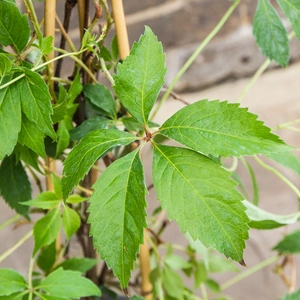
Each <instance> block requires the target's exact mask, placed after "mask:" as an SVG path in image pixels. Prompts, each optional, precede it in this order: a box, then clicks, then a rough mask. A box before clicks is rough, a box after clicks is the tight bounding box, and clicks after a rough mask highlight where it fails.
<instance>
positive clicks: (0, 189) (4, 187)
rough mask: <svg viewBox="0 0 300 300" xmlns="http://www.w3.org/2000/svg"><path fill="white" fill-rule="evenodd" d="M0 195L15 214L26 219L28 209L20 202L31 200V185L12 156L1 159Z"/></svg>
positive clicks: (21, 167)
mask: <svg viewBox="0 0 300 300" xmlns="http://www.w3.org/2000/svg"><path fill="white" fill-rule="evenodd" d="M0 194H1V196H2V197H3V198H4V200H5V202H6V203H7V204H8V205H9V206H10V207H11V208H13V209H14V210H15V211H16V212H17V213H19V214H21V215H23V216H25V217H26V218H28V207H25V206H23V205H21V204H20V202H23V201H27V200H28V199H31V185H30V182H29V180H28V177H27V174H26V172H25V170H24V168H23V166H22V164H21V162H20V161H18V162H16V159H15V157H14V156H10V157H6V158H4V159H3V161H2V163H1V166H0Z"/></svg>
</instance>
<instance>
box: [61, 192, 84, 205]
mask: <svg viewBox="0 0 300 300" xmlns="http://www.w3.org/2000/svg"><path fill="white" fill-rule="evenodd" d="M86 200H87V198H84V197H81V196H79V195H77V194H73V195H70V196H69V197H68V198H67V200H66V202H67V203H69V204H76V203H81V202H84V201H86Z"/></svg>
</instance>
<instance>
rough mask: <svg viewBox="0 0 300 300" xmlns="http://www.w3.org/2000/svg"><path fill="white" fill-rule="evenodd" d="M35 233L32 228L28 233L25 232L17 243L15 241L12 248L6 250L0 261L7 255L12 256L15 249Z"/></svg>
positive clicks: (0, 256)
mask: <svg viewBox="0 0 300 300" xmlns="http://www.w3.org/2000/svg"><path fill="white" fill-rule="evenodd" d="M32 234H33V230H32V229H31V230H30V231H29V232H28V233H27V234H25V235H24V236H23V237H22V238H21V239H20V240H19V241H18V242H17V243H15V244H14V245H13V246H12V247H11V248H9V249H8V250H7V251H5V252H4V253H3V254H2V255H0V262H1V261H3V260H4V259H5V258H6V257H8V256H10V255H11V254H12V253H13V252H14V251H15V250H17V249H18V248H19V247H20V246H21V245H23V244H24V243H25V242H26V241H27V240H28V239H29V238H30V237H31V236H32Z"/></svg>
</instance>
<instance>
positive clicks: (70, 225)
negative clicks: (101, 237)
mask: <svg viewBox="0 0 300 300" xmlns="http://www.w3.org/2000/svg"><path fill="white" fill-rule="evenodd" d="M62 227H63V229H64V231H65V233H66V236H67V239H68V240H69V239H70V238H71V236H72V235H73V234H74V233H76V231H77V230H78V228H79V227H80V218H79V216H78V214H77V212H76V211H74V210H73V209H72V208H70V207H69V206H67V205H65V206H64V214H63V217H62Z"/></svg>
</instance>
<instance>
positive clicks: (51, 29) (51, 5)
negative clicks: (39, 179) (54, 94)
mask: <svg viewBox="0 0 300 300" xmlns="http://www.w3.org/2000/svg"><path fill="white" fill-rule="evenodd" d="M55 15H56V1H53V0H45V6H44V19H45V24H44V35H45V36H53V45H54V39H55ZM53 45H52V46H53ZM52 58H54V51H51V52H50V53H49V54H48V59H49V60H50V59H52ZM53 69H54V64H53V63H51V64H49V65H48V70H47V75H48V78H51V77H52V74H53ZM49 89H50V92H51V91H53V85H52V86H49ZM46 165H47V167H48V170H49V171H50V172H51V171H53V172H55V171H56V164H55V160H53V159H51V158H50V157H47V158H46ZM46 184H47V189H48V190H49V191H53V184H52V181H51V179H50V177H49V176H47V178H46Z"/></svg>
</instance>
